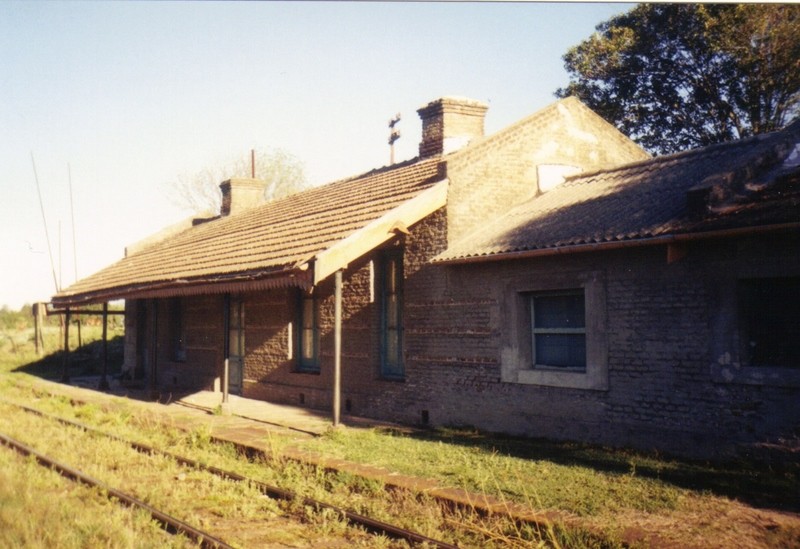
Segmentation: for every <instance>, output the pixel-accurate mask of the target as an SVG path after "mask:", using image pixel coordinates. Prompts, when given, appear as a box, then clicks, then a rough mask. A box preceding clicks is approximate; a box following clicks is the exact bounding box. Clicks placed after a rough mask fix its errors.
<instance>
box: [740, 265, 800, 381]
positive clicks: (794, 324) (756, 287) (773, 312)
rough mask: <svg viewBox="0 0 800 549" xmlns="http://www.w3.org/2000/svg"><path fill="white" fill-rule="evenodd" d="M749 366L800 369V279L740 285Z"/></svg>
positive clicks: (743, 328) (742, 326) (741, 319)
mask: <svg viewBox="0 0 800 549" xmlns="http://www.w3.org/2000/svg"><path fill="white" fill-rule="evenodd" d="M738 298H739V324H740V333H741V336H740V337H741V340H742V343H743V346H744V353H745V357H746V360H745V363H746V364H747V365H748V366H762V367H763V366H771V367H782V368H800V278H798V277H786V278H754V279H749V280H740V281H739V285H738Z"/></svg>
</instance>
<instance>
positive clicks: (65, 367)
mask: <svg viewBox="0 0 800 549" xmlns="http://www.w3.org/2000/svg"><path fill="white" fill-rule="evenodd" d="M64 317H65V318H64V363H63V364H62V371H61V381H62V382H63V383H69V321H70V312H69V307H67V311H66V313H64Z"/></svg>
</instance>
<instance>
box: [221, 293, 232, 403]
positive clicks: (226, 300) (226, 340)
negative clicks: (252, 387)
mask: <svg viewBox="0 0 800 549" xmlns="http://www.w3.org/2000/svg"><path fill="white" fill-rule="evenodd" d="M222 304H223V305H222V306H223V309H224V310H223V312H222V314H223V317H222V330H223V334H224V335H223V342H222V346H223V351H224V353H225V361H224V362H223V365H222V403H223V404H227V403H228V383H229V382H230V377H229V376H230V367H231V363H230V357H231V294H225V297H223V299H222Z"/></svg>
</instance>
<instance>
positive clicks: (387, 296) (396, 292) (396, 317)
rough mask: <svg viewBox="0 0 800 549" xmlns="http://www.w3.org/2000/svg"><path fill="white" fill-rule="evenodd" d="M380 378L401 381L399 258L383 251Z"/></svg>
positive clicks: (401, 273) (401, 274)
mask: <svg viewBox="0 0 800 549" xmlns="http://www.w3.org/2000/svg"><path fill="white" fill-rule="evenodd" d="M380 282H381V284H380V290H381V300H380V304H381V375H382V376H383V377H387V378H394V379H402V378H403V377H404V376H405V368H404V366H403V341H402V339H403V338H402V333H403V326H402V307H403V292H402V288H403V255H402V253H400V252H399V251H394V250H393V251H390V252H385V253H384V254H383V256H382V261H381V281H380Z"/></svg>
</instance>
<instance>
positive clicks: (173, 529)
mask: <svg viewBox="0 0 800 549" xmlns="http://www.w3.org/2000/svg"><path fill="white" fill-rule="evenodd" d="M0 404H4V405H6V406H11V407H14V408H17V409H19V410H21V411H23V412H26V413H27V414H31V415H35V416H38V417H39V418H41V419H42V420H44V421H46V422H52V423H58V424H61V425H64V426H66V427H68V428H72V429H75V430H79V431H83V432H84V433H86V434H87V435H90V436H94V437H103V438H106V439H109V440H112V441H114V442H116V443H119V444H122V445H127V446H128V447H129V448H130V449H132V450H135V451H136V452H138V453H140V454H144V455H147V456H158V457H160V458H164V459H167V460H171V461H172V462H174V463H176V464H178V465H180V466H182V467H186V468H188V469H192V470H197V471H202V472H203V473H207V474H210V475H214V476H216V477H218V478H220V479H224V481H226V482H234V483H241V484H244V485H247V486H250V487H253V488H255V489H256V490H257V491H258V492H260V493H261V494H263V495H264V496H267V497H269V498H271V499H273V500H278V501H282V502H299V503H300V504H301V505H302V506H303V507H308V508H312V509H314V510H315V511H316V512H328V513H331V514H332V515H334V516H337V517H342V518H343V519H344V520H346V521H347V523H348V524H350V525H353V526H358V527H360V528H361V529H362V530H364V531H366V532H369V533H372V534H376V535H380V536H386V537H389V538H392V539H395V540H403V541H405V542H408V543H409V544H411V545H418V544H426V546H427V547H438V548H442V549H453V548H455V547H456V546H455V545H452V544H449V543H446V542H443V541H439V540H436V539H433V538H430V537H427V536H424V535H422V534H419V533H417V532H413V531H411V530H408V529H405V528H402V527H400V526H396V525H393V524H389V523H387V522H384V521H381V520H376V519H373V518H370V517H367V516H364V515H361V514H359V513H355V512H353V511H350V510H347V509H343V508H341V507H338V506H335V505H331V504H329V503H325V502H323V501H319V500H317V499H314V498H309V497H303V496H299V495H297V494H295V493H293V492H291V491H289V490H285V489H282V488H279V487H277V486H271V485H269V484H267V483H264V482H261V481H259V480H257V479H252V478H248V477H246V476H243V475H241V474H239V473H236V472H233V471H229V470H225V469H221V468H218V467H215V466H213V465H207V464H204V463H200V462H199V461H197V460H195V459H192V458H189V457H186V456H181V455H178V454H175V453H173V452H168V451H166V450H162V449H159V448H155V447H153V446H150V445H146V444H142V443H139V442H135V441H131V440H128V439H125V438H123V437H120V436H117V435H115V434H112V433H108V432H105V431H102V430H99V429H96V428H94V427H91V426H89V425H85V424H82V423H79V422H77V421H73V420H70V419H66V418H62V417H58V416H54V415H51V414H48V413H45V412H43V411H41V410H38V409H36V408H33V407H30V406H26V405H23V404H18V403H15V402H10V401H6V400H0ZM0 443H2V444H4V445H6V446H8V447H10V448H13V449H14V450H16V451H17V452H19V453H21V454H23V455H26V456H32V457H34V458H35V460H36V461H37V463H39V464H40V465H42V466H45V467H49V468H51V469H54V470H55V471H57V472H58V473H59V474H61V475H62V476H64V477H66V478H69V479H71V480H73V481H77V482H80V483H82V484H86V485H90V486H96V487H98V488H100V489H101V490H103V491H104V492H105V493H107V494H108V497H109V498H115V499H116V500H118V501H120V502H121V503H123V504H125V505H128V506H134V507H139V508H141V509H144V510H145V511H146V512H148V513H150V515H151V517H152V518H153V519H154V520H156V521H157V522H158V523H160V524H161V525H162V527H163V528H164V529H165V530H166V531H168V532H170V533H181V534H183V535H185V536H186V537H188V538H189V539H191V540H193V541H194V542H196V543H198V544H199V545H201V546H202V547H209V548H212V547H219V548H227V547H231V545H229V544H227V543H226V542H225V541H223V540H222V539H220V538H219V537H217V536H215V535H213V534H211V533H208V532H206V531H204V530H202V529H201V528H198V527H195V526H192V525H190V524H188V523H187V522H184V521H183V520H181V519H178V518H176V517H174V516H172V515H170V514H169V513H167V512H165V511H163V510H160V509H157V508H156V507H154V506H152V505H150V504H148V503H145V502H144V501H141V500H140V499H137V498H136V497H135V496H134V495H131V494H129V493H126V492H125V491H123V490H120V489H118V488H114V487H112V486H109V485H108V484H106V483H104V482H102V481H100V480H98V479H96V478H93V477H92V476H90V475H89V474H87V473H85V472H82V471H80V470H78V469H76V468H75V467H73V466H70V465H67V464H65V463H63V462H60V461H58V460H56V459H53V458H51V457H48V456H47V455H45V454H43V453H41V452H39V451H37V450H36V449H34V448H32V447H30V446H28V445H27V444H25V443H24V442H21V441H19V440H16V439H14V438H12V437H10V436H8V435H6V434H2V433H0Z"/></svg>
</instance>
